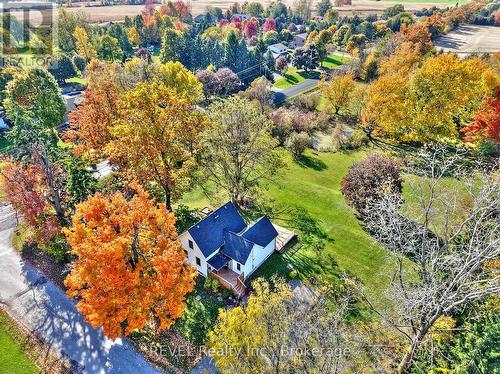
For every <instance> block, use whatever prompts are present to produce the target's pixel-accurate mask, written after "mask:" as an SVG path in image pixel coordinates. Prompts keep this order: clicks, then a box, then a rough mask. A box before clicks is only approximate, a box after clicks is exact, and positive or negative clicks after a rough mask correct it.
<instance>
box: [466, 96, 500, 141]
mask: <svg viewBox="0 0 500 374" xmlns="http://www.w3.org/2000/svg"><path fill="white" fill-rule="evenodd" d="M462 131H463V132H464V133H465V141H467V142H474V141H478V140H491V141H494V142H496V143H500V86H498V87H497V89H496V93H495V96H494V97H487V98H485V99H484V101H483V104H482V105H481V107H480V108H479V109H478V110H477V111H476V112H475V113H474V122H472V123H471V124H469V125H467V126H466V127H465V128H464V129H463V130H462Z"/></svg>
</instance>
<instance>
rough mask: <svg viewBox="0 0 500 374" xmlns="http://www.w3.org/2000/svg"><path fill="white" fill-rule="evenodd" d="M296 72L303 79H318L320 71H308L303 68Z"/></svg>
mask: <svg viewBox="0 0 500 374" xmlns="http://www.w3.org/2000/svg"><path fill="white" fill-rule="evenodd" d="M297 74H299V75H300V76H301V77H302V78H304V79H319V77H320V76H321V73H320V72H319V71H316V70H310V71H305V70H303V71H299V72H297Z"/></svg>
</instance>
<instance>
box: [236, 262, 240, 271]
mask: <svg viewBox="0 0 500 374" xmlns="http://www.w3.org/2000/svg"><path fill="white" fill-rule="evenodd" d="M236 269H237V270H238V271H241V265H240V264H238V263H236Z"/></svg>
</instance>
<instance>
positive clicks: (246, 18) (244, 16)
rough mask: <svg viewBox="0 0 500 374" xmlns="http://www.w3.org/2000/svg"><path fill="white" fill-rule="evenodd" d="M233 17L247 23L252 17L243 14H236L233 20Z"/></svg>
mask: <svg viewBox="0 0 500 374" xmlns="http://www.w3.org/2000/svg"><path fill="white" fill-rule="evenodd" d="M233 17H238V18H239V19H240V20H241V21H247V20H249V19H250V18H251V17H250V16H249V15H248V14H241V13H235V14H233V15H232V16H231V19H232V18H233Z"/></svg>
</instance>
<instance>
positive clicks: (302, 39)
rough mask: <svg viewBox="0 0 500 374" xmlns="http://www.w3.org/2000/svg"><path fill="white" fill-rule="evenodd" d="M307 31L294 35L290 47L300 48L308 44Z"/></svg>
mask: <svg viewBox="0 0 500 374" xmlns="http://www.w3.org/2000/svg"><path fill="white" fill-rule="evenodd" d="M306 40H307V33H306V32H304V33H302V34H297V35H295V36H294V37H293V40H292V41H291V42H290V48H300V47H303V46H304V45H305V44H306Z"/></svg>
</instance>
